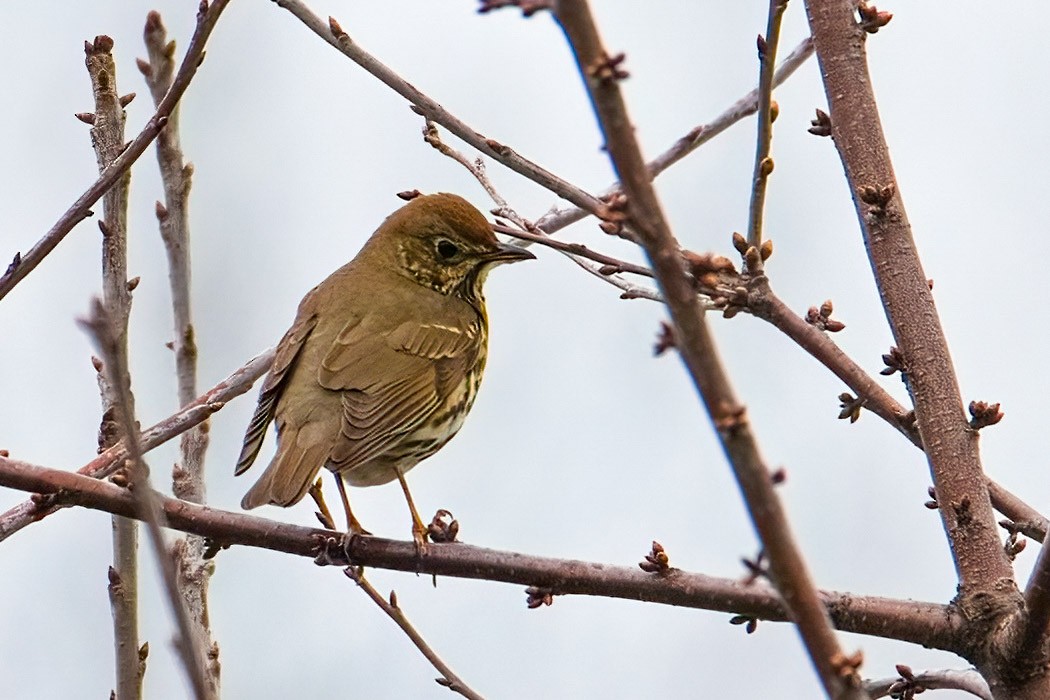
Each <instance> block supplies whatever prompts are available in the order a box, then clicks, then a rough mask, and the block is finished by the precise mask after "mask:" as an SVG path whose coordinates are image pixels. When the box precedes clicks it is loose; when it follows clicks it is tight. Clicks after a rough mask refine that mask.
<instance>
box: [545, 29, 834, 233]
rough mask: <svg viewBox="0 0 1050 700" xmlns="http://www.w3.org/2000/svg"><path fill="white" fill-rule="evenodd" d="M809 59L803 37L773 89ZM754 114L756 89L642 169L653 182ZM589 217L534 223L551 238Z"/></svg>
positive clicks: (575, 210) (555, 213) (579, 213)
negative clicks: (647, 172) (551, 235)
mask: <svg viewBox="0 0 1050 700" xmlns="http://www.w3.org/2000/svg"><path fill="white" fill-rule="evenodd" d="M812 55H813V40H812V39H810V38H808V37H807V38H806V39H803V40H802V42H801V43H800V44H799V45H798V46H796V47H795V49H794V50H793V51H792V52H791V53H790V54H789V55H788V56H787V58H785V59H784V61H783V62H782V63H781V64H780V67H779V68H777V70H776V73H775V74H774V76H773V86H774V87H776V86H778V85H780V84H781V83H783V82H784V81H785V80H787V79H788V78H790V77H791V75H792V74H793V73H794V72H795V70H797V69H798V67H799V66H801V65H802V64H803V63H805V62H806V60H807V59H808V58H809V57H810V56H812ZM757 111H758V88H755V89H754V90H752V91H751V92H749V93H748V94H746V95H744V96H743V97H741V98H740V99H739V100H737V101H736V102H735V103H734V104H733V105H732V106H730V107H729V109H727V110H725V111H724V112H722V113H721V114H720V115H718V116H717V117H715V118H714V119H713V120H711V121H710V122H707V123H706V124H699V125H697V126H695V127H693V128H692V129H690V130H689V133H687V134H686V135H685V136H682V137H681V138H680V139H678V140H677V141H675V142H674V144H672V145H671V146H670V148H668V149H667V150H666V151H664V152H663V153H661V154H660V155H658V156H657V157H656V158H654V159H652V160H651V161H649V163H648V164H647V166H646V167H647V168H648V170H649V174H650V176H651V177H652V178H653V179H656V177H657V176H658V175H659V174H660V173H662V172H663V171H665V170H667V169H668V168H670V167H671V166H672V165H674V164H675V163H677V162H678V161H680V160H682V159H683V158H685V157H686V156H687V155H689V154H690V153H692V152H693V151H695V150H696V149H698V148H700V146H702V145H704V144H705V143H707V142H708V141H710V140H711V139H713V138H714V137H715V136H718V135H719V134H721V133H722V132H723V131H725V130H726V129H728V128H729V127H731V126H733V125H734V124H736V123H737V122H738V121H740V120H741V119H744V118H745V117H749V116H751V115H752V114H754V113H755V112H757ZM621 191H622V190H621V189H620V186H619V183H616V184H613V185H612V186H610V187H609V188H608V189H606V190H605V191H604V192H602V194H601V195H599V196H600V197H601V198H603V199H604V198H607V197H611V196H613V195H615V194H618V193H620V192H621ZM589 214H590V212H588V211H584V210H583V209H580V208H579V207H570V208H567V209H552V210H551V211H550V212H548V213H547V214H544V215H543V216H542V217H540V218H539V220H538V221H537V222H536V225H537V226H539V227H540V228H542V229H543V230H544V231H547V232H549V233H552V234H553V233H554V232H556V231H560V230H561V229H563V228H565V227H566V226H569V225H570V224H574V223H576V222H577V221H580V220H582V219H584V218H586V217H587V216H588V215H589Z"/></svg>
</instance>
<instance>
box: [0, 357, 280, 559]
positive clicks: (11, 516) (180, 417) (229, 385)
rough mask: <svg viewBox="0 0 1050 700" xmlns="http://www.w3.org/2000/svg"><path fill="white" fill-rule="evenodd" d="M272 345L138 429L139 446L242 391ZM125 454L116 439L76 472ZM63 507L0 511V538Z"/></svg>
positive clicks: (173, 433)
mask: <svg viewBox="0 0 1050 700" xmlns="http://www.w3.org/2000/svg"><path fill="white" fill-rule="evenodd" d="M273 356H274V349H273V348H270V349H269V350H267V351H266V352H264V353H263V354H261V355H259V356H258V357H256V358H254V359H252V360H249V361H248V363H247V364H245V365H244V366H243V367H240V368H238V369H237V370H236V371H235V372H234V373H233V374H231V375H230V376H228V377H226V379H224V380H222V381H221V382H219V383H218V384H216V385H215V386H213V387H212V388H211V389H209V390H208V391H206V392H205V393H204V394H202V395H201V396H199V397H197V399H196V400H195V401H194V402H193V403H191V404H190V405H188V406H186V407H185V408H183V409H182V410H181V411H178V412H176V413H174V414H173V415H171V416H169V417H167V418H165V419H164V420H162V421H161V422H159V423H157V424H156V425H154V426H153V427H151V428H150V429H149V430H147V431H145V432H144V433H142V436H141V441H142V449H143V451H144V452H148V451H149V450H152V449H153V448H155V447H157V446H158V445H163V444H164V443H165V442H167V441H168V440H171V439H172V438H174V437H177V436H179V435H181V434H182V433H184V432H185V431H187V430H189V429H190V428H192V427H193V426H195V425H198V424H200V423H201V422H202V421H204V420H206V419H207V418H208V416H210V415H211V414H213V413H215V412H216V411H218V410H219V409H221V408H222V407H223V406H224V405H225V404H226V402H227V401H229V400H230V399H233V398H236V397H237V396H240V395H241V394H244V393H246V392H247V391H248V390H249V389H251V388H252V385H253V384H254V383H255V381H256V380H257V379H259V377H261V376H263V375H264V374H266V372H268V371H269V369H270V365H271V364H273ZM127 458H128V450H127V448H126V447H125V446H124V443H118V444H116V445H114V446H113V447H111V448H109V449H108V450H106V451H105V452H103V453H102V454H100V455H99V456H98V457H96V458H95V459H93V460H91V461H90V462H88V463H87V464H85V465H84V466H83V467H81V468H80V469H79V470H78V472H77V473H78V474H83V475H84V476H88V477H92V478H96V479H102V478H105V477H107V476H109V475H110V474H112V473H113V472H114V471H116V469H117V468H118V467H119V466H120V465H122V464H123V463H124V460H126V459H127ZM64 507H66V506H65V505H63V504H62V503H60V502H56V501H55V500H54V499H47V498H44V499H35V500H34V499H30V500H28V501H25V502H23V503H20V504H19V505H17V506H15V507H13V508H11V509H10V510H8V511H7V512H5V513H3V514H2V515H0V542H3V541H4V540H5V539H7V538H8V537H10V536H11V535H13V534H14V533H16V532H18V531H19V530H21V529H22V528H24V527H25V526H27V525H29V524H30V523H33V522H36V521H37V520H41V519H42V518H45V517H46V516H48V515H50V514H52V513H54V512H55V511H57V510H59V509H61V508H64Z"/></svg>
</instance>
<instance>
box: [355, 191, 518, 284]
mask: <svg viewBox="0 0 1050 700" xmlns="http://www.w3.org/2000/svg"><path fill="white" fill-rule="evenodd" d="M369 245H381V246H382V247H383V248H385V249H386V252H388V253H393V256H394V260H393V263H394V265H395V267H396V269H397V270H398V272H399V273H400V274H402V275H404V276H405V277H408V278H409V279H411V280H412V281H414V282H416V283H418V284H421V285H423V286H425V287H429V288H430V289H433V290H434V291H436V292H440V293H441V294H447V295H450V296H460V297H463V298H465V299H467V300H470V301H472V300H475V299H480V298H481V288H482V285H483V284H484V282H485V277H486V276H487V275H488V272H489V270H491V269H492V268H493V267H496V266H497V265H502V264H503V263H510V262H518V261H520V260H529V259H533V258H535V257H536V256H534V255H533V254H532V253H530V252H529V251H527V250H525V249H524V248H519V247H517V246H512V245H507V244H505V243H500V241H499V240H498V239H497V238H496V235H495V234H494V233H493V232H492V227H491V226H490V225H489V222H488V221H486V219H485V217H484V216H483V215H482V213H481V212H480V211H478V210H477V209H476V208H474V206H473V205H471V204H470V203H469V202H467V201H466V200H465V199H463V198H462V197H459V196H457V195H454V194H445V193H441V194H432V195H425V196H419V197H416V198H415V199H413V200H412V201H410V202H409V203H408V204H406V205H405V206H403V207H401V208H400V209H399V210H397V211H396V212H394V213H393V214H391V215H390V216H389V217H388V218H387V220H386V221H384V222H383V225H382V226H380V227H379V230H377V231H376V232H375V233H374V234H373V235H372V239H371V240H370V241H369Z"/></svg>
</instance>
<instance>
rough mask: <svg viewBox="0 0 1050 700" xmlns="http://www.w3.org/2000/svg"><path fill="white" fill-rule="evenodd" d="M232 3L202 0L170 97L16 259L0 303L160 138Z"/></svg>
mask: <svg viewBox="0 0 1050 700" xmlns="http://www.w3.org/2000/svg"><path fill="white" fill-rule="evenodd" d="M229 2H230V0H214V2H213V3H212V4H211V5H210V6H209V5H208V3H207V0H202V2H201V4H200V6H199V8H198V11H197V27H196V29H195V30H194V32H193V38H192V39H191V40H190V45H189V48H187V49H186V55H185V57H183V59H182V64H181V66H180V67H179V72H178V74H177V75H176V76H175V79H174V81H173V82H172V85H171V89H170V90H168V94H167V95H165V96H164V99H163V100H162V101H161V104H160V106H159V107H158V108H157V111H156V112H155V113H154V115H153V116H152V117H151V118H150V120H149V121H148V122H146V126H145V127H144V128H143V129H142V131H141V132H140V133H139V135H138V136H136V137H135V138H134V140H132V141H131V142H130V143H129V144H128V145H127V147H126V148H125V149H124V150H123V152H122V153H121V154H120V156H118V157H117V158H116V159H115V160H114V161H113V162H112V163H111V164H110V165H109V166H108V167H107V168H106V170H105V171H104V172H103V173H102V174H101V175H99V178H98V180H96V181H95V183H94V184H93V185H91V187H89V188H88V189H87V191H86V192H84V194H82V195H80V197H79V198H78V199H77V201H75V202H73V205H72V206H71V207H70V208H69V209H67V210H66V213H64V214H63V215H62V216H61V217H60V218H59V220H58V221H57V222H55V225H54V226H52V227H51V229H50V230H49V231H48V232H47V233H45V234H44V236H43V238H41V239H40V240H39V241H37V243H36V244H35V245H34V246H33V247H32V248H30V249H29V250H28V251H27V252H26V253H25V255H22V254H18V255H16V256H15V261H14V262H12V263H11V265H10V266H9V267H8V268H7V271H6V272H5V273H4V274H3V275H2V276H0V299H3V298H4V297H5V296H7V294H8V292H10V291H11V290H12V289H14V287H15V285H17V284H18V283H19V282H21V281H22V280H23V279H25V278H26V276H27V275H28V274H29V273H30V272H32V271H33V270H34V269H36V267H37V265H39V264H40V263H41V262H42V261H43V259H44V258H45V257H47V255H48V254H49V253H50V252H51V251H52V250H54V249H55V247H56V246H58V244H59V243H61V242H62V239H63V238H65V237H66V234H68V233H69V232H70V231H72V230H73V227H74V226H76V225H77V224H78V223H80V222H81V221H83V220H84V219H86V218H87V217H89V216H91V215H92V212H91V206H92V205H93V204H94V203H95V202H97V201H98V200H99V199H100V198H101V197H102V195H104V194H105V193H106V191H108V190H109V188H110V187H112V186H113V185H114V184H115V183H116V182H117V180H119V179H120V178H121V177H123V176H124V173H126V172H127V171H128V170H129V169H130V168H131V166H132V164H133V163H134V162H135V161H136V160H138V159H139V157H140V156H141V155H142V154H143V153H144V152H145V151H146V148H147V147H148V146H149V145H150V143H152V142H153V139H155V138H156V137H157V134H159V133H160V132H161V130H162V129H163V128H164V125H165V124H167V122H168V117H169V115H170V114H171V111H172V110H173V109H174V108H175V105H176V104H178V102H179V100H180V99H181V98H182V95H183V93H185V92H186V88H187V87H189V84H190V81H191V80H192V79H193V76H194V75H195V74H196V72H197V68H198V67H199V66H200V64H201V61H203V60H204V44H205V43H206V42H207V40H208V37H209V36H211V32H212V30H213V29H214V28H215V23H216V22H217V21H218V19H219V15H220V14H222V11H223V10H224V9H225V8H226V5H227V4H229Z"/></svg>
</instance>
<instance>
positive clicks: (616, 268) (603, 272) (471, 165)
mask: <svg viewBox="0 0 1050 700" xmlns="http://www.w3.org/2000/svg"><path fill="white" fill-rule="evenodd" d="M423 140H424V141H426V142H427V143H429V144H430V145H431V146H433V147H434V149H435V150H437V151H438V152H439V153H441V154H442V155H444V156H446V157H448V158H451V159H452V160H454V161H456V162H457V163H459V164H460V165H462V166H463V167H464V168H466V170H467V172H469V173H470V174H471V175H473V176H474V179H475V180H477V181H478V183H479V184H480V185H481V187H482V188H483V189H484V190H485V192H487V193H488V195H489V197H491V198H492V201H493V202H495V203H496V209H495V210H493V211H492V213H493V214H495V215H496V216H501V217H503V218H507V219H510V220H511V221H512V222H513V223H514V224H515V225H516V226H517V227H518V228H516V229H515V228H511V227H509V226H502V225H499V224H497V225H496V226H494V227H493V229H494V230H495V231H496V232H497V233H503V234H506V235H508V236H514V237H515V238H517V239H518V240H519V241H523V242H524V243H523V245H525V246H528V245H529V244H530V243H539V244H540V245H543V246H546V247H548V248H551V249H553V250H556V251H558V252H559V253H562V254H563V255H565V256H566V257H567V258H569V259H570V260H572V261H573V262H574V263H576V264H577V265H578V266H579V267H580V268H582V269H583V270H585V271H587V272H588V273H590V274H592V275H594V276H595V277H598V278H599V279H601V280H602V281H604V282H607V283H609V284H611V285H613V286H614V287H616V288H618V289H620V290H621V292H622V293H621V298H623V299H651V300H653V301H663V297H662V296H660V293H659V292H657V291H656V290H655V289H651V288H649V287H643V286H640V285H637V284H634V283H633V282H631V281H630V280H627V279H624V278H623V277H620V275H619V274H618V273H620V272H634V273H635V274H639V275H643V276H645V277H652V275H653V273H652V271H650V270H649V268H647V267H644V266H642V265H634V264H632V263H628V262H625V261H623V260H618V259H616V258H612V257H610V256H607V255H603V254H602V253H597V252H595V251H592V250H590V249H588V248H586V247H585V246H582V245H580V244H578V243H561V242H560V241H556V240H554V239H553V238H551V237H550V236H548V235H547V234H545V233H544V232H543V230H542V229H540V228H538V227H537V226H536V225H535V224H532V223H530V222H528V221H526V220H525V219H524V218H522V217H521V216H520V215H519V214H518V213H517V212H516V211H515V210H514V209H513V208H512V207H511V206H510V204H509V203H508V202H507V200H506V199H504V198H503V195H501V194H500V193H499V191H498V190H497V189H496V186H495V185H494V184H493V183H492V180H491V179H490V178H489V176H488V172H487V171H486V169H485V161H484V160H482V159H481V158H480V157H479V158H477V159H476V160H474V161H473V162H472V161H471V160H470V159H469V158H467V157H466V156H465V155H463V154H462V153H461V152H459V151H457V150H456V149H455V148H452V147H451V146H449V145H448V144H447V143H445V142H444V141H443V140H442V139H441V134H440V132H439V131H438V128H437V126H436V125H435V124H434V122H432V121H430V120H429V119H427V120H426V125H425V126H424V127H423ZM588 261H594V262H598V263H600V265H594V264H592V263H591V262H588Z"/></svg>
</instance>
